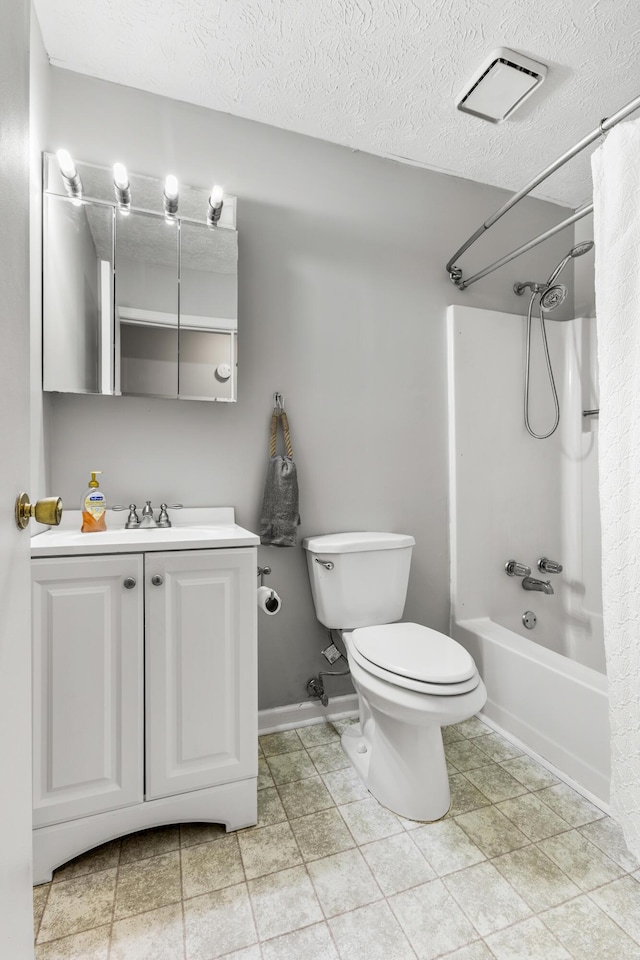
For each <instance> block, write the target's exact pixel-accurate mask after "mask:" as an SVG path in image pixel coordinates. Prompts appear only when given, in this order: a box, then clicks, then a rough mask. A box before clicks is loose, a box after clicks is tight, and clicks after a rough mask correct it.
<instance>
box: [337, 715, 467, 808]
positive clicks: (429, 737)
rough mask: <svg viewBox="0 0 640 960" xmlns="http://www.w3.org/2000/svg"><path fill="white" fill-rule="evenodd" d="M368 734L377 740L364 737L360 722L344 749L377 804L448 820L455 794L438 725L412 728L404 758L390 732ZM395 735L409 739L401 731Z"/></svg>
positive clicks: (348, 735) (345, 739) (345, 737)
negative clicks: (410, 742)
mask: <svg viewBox="0 0 640 960" xmlns="http://www.w3.org/2000/svg"><path fill="white" fill-rule="evenodd" d="M360 699H361V698H360ZM361 705H362V699H361ZM388 721H389V718H387V723H388ZM403 726H404V727H405V730H406V724H403ZM371 727H373V721H371ZM368 732H373V733H374V737H373V741H370V740H368V739H367V737H365V736H364V735H363V733H362V731H361V728H360V724H354V725H353V726H352V727H349V728H347V730H345V732H344V733H343V734H342V747H343V749H344V751H345V753H346V754H347V756H348V757H349V759H350V761H351V763H352V764H353V767H354V768H355V770H356V773H357V774H358V776H359V777H360V779H361V780H362V782H363V783H364V784H365V786H366V787H367V789H368V790H369V791H370V793H371V794H372V795H373V796H374V797H375V798H376V800H378V802H379V803H381V804H382V806H383V807H387V808H388V809H389V810H391V811H392V812H393V813H397V814H398V815H399V816H401V817H405V819H407V820H420V821H424V822H427V823H431V822H433V821H434V820H441V819H442V818H443V817H444V816H446V814H447V813H448V811H449V807H450V805H451V795H450V793H449V777H448V774H447V764H446V760H445V756H444V749H443V746H442V735H441V732H440V727H436V726H434V727H421V728H420V727H416V728H413V730H412V731H411V739H412V741H413V742H412V744H411V750H407V744H406V742H405V743H404V752H403V754H402V755H401V754H399V753H398V751H397V750H396V749H395V748H394V745H393V740H395V739H396V738H394V737H391V738H390V737H389V736H388V731H387V735H386V736H381V735H380V731H379V729H373V730H372V731H368ZM396 733H400V735H401V737H402V739H403V740H405V737H404V736H403V734H402V733H401V732H400V731H396Z"/></svg>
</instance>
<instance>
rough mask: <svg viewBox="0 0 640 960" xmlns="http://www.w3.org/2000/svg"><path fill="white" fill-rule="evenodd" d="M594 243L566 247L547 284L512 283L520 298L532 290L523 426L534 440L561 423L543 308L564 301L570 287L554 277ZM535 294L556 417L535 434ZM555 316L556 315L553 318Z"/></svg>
mask: <svg viewBox="0 0 640 960" xmlns="http://www.w3.org/2000/svg"><path fill="white" fill-rule="evenodd" d="M593 246H594V243H593V240H585V241H584V243H578V244H576V246H575V247H572V248H571V250H569V253H568V254H567V255H566V257H563V258H562V260H561V261H560V263H559V264H558V265H557V266H556V267H554V269H553V270H552V271H551V274H550V275H549V279H548V280H547V282H546V283H536V282H535V281H533V280H526V281H524V282H523V283H514V285H513V292H514V293H516V294H517V295H518V296H519V297H521V296H522V294H523V293H524V291H525V290H526V289H527V288H529V289H530V290H531V299H530V300H529V309H528V311H527V335H526V336H527V357H526V362H525V377H524V425H525V427H526V428H527V432H528V433H529V434H530V435H531V436H532V437H534V439H535V440H546V438H547V437H550V436H551V434H553V433H555V431H556V430H557V427H558V424H559V423H560V403H559V401H558V392H557V390H556V383H555V379H554V376H553V369H552V367H551V357H550V356H549V345H548V343H547V331H546V328H545V324H544V319H545V318H544V313H545V311H547V312H550V311H551V310H555V309H556V307H559V306H560V304H562V303H564V301H565V300H566V298H567V296H568V294H569V289H568V287H566V286H565V285H564V283H556V280H557V279H558V277H559V276H560V274H561V273H562V271H563V270H564V268H565V267H566V265H567V264H568V263H569V260H572V259H575V258H576V257H581V256H583V255H584V254H585V253H588V252H589V251H590V250H592V249H593ZM536 297H540V300H539V308H540V330H541V334H542V346H543V349H544V357H545V360H546V364H547V373H548V374H549V383H550V385H551V395H552V398H553V405H554V408H555V418H554V424H553V426H552V427H551V430H549V431H548V432H547V433H535V432H534V431H533V429H532V428H531V424H530V423H529V375H530V371H531V314H532V311H533V301H534V300H535V298H536ZM554 319H555V317H554Z"/></svg>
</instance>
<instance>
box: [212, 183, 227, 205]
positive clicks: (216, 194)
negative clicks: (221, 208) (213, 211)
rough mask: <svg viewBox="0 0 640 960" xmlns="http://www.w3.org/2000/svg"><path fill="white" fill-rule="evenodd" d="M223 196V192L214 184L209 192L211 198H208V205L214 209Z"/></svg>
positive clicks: (218, 185)
mask: <svg viewBox="0 0 640 960" xmlns="http://www.w3.org/2000/svg"><path fill="white" fill-rule="evenodd" d="M223 194H224V190H223V189H222V187H221V186H220V184H218V183H216V184H215V186H214V187H213V189H212V191H211V196H210V197H209V203H210V204H211V206H212V207H214V208H215V207H216V206H217V205H218V204H219V203H222V197H223Z"/></svg>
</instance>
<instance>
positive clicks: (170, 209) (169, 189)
mask: <svg viewBox="0 0 640 960" xmlns="http://www.w3.org/2000/svg"><path fill="white" fill-rule="evenodd" d="M178 196H179V190H178V179H177V177H174V175H173V174H172V173H170V174H169V176H168V177H167V179H166V180H165V182H164V193H163V195H162V202H163V203H164V216H165V220H166V221H167V223H173V221H174V220H175V216H176V213H177V212H178Z"/></svg>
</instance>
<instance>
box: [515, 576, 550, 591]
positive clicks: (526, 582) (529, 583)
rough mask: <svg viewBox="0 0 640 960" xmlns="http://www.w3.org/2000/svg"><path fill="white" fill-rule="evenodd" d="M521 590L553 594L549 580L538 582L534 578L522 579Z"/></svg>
mask: <svg viewBox="0 0 640 960" xmlns="http://www.w3.org/2000/svg"><path fill="white" fill-rule="evenodd" d="M522 589H523V590H535V591H536V592H537V593H547V594H552V593H553V587H552V586H551V581H550V580H538V579H537V578H536V577H524V578H523V580H522Z"/></svg>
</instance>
